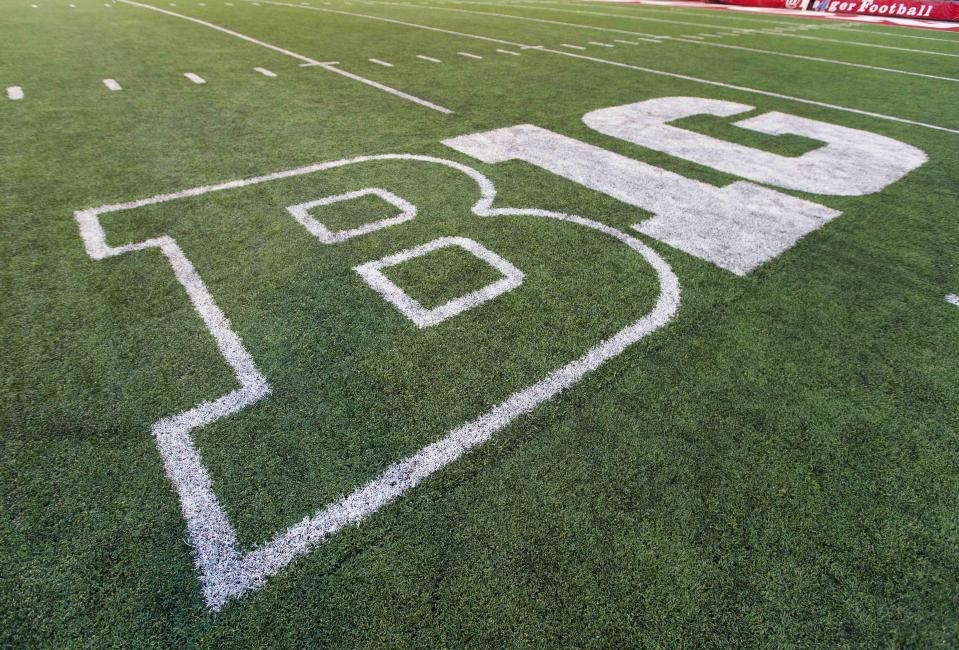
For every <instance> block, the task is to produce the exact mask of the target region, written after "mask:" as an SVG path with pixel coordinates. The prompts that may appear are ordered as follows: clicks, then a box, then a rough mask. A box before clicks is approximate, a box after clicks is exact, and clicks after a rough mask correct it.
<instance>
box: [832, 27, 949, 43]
mask: <svg viewBox="0 0 959 650" xmlns="http://www.w3.org/2000/svg"><path fill="white" fill-rule="evenodd" d="M826 27H827V28H829V29H835V30H838V31H840V32H849V33H850V34H855V33H856V32H859V34H861V35H863V36H892V37H893V38H914V39H917V40H920V41H936V42H937V43H948V44H950V45H959V39H948V38H933V37H931V36H915V35H913V34H894V33H892V32H880V31H876V30H865V29H856V28H854V27H852V26H849V27H847V26H845V25H826ZM900 31H902V30H900Z"/></svg>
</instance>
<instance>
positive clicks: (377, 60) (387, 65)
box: [370, 59, 393, 68]
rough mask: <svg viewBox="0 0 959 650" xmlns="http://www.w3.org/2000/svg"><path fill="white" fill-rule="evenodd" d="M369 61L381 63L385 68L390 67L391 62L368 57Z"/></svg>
mask: <svg viewBox="0 0 959 650" xmlns="http://www.w3.org/2000/svg"><path fill="white" fill-rule="evenodd" d="M370 63H375V64H376V65H381V66H383V67H386V68H392V67H393V64H392V63H387V62H386V61H380V60H379V59H370Z"/></svg>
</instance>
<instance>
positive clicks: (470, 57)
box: [457, 52, 483, 59]
mask: <svg viewBox="0 0 959 650" xmlns="http://www.w3.org/2000/svg"><path fill="white" fill-rule="evenodd" d="M457 54H459V55H460V56H465V57H466V58H467V59H482V58H483V57H481V56H478V55H476V54H470V53H469V52H457Z"/></svg>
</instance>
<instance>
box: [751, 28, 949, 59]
mask: <svg viewBox="0 0 959 650" xmlns="http://www.w3.org/2000/svg"><path fill="white" fill-rule="evenodd" d="M770 36H781V37H783V38H801V39H805V40H808V41H825V42H827V43H840V44H842V45H859V46H862V47H876V48H879V49H882V50H896V51H898V52H912V53H914V54H930V55H932V56H949V57H954V58H959V54H948V53H946V52H934V51H933V50H917V49H915V48H911V47H897V46H895V45H879V44H878V43H864V42H862V41H846V40H836V39H835V38H823V37H822V36H804V35H802V34H781V33H780V34H770Z"/></svg>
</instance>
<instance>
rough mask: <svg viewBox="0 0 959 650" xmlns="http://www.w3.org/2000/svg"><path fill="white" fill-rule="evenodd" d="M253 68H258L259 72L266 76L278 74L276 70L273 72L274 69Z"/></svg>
mask: <svg viewBox="0 0 959 650" xmlns="http://www.w3.org/2000/svg"><path fill="white" fill-rule="evenodd" d="M253 69H254V70H256V71H257V72H259V73H260V74H261V75H263V76H264V77H275V76H276V73H275V72H273V71H271V70H267V69H266V68H253Z"/></svg>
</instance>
